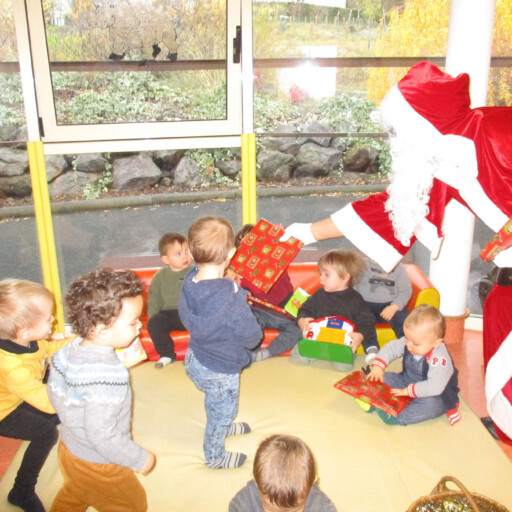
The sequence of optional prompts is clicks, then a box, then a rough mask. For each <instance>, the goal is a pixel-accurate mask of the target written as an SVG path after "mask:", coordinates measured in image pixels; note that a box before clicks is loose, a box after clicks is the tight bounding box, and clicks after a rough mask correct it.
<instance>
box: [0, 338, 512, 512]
mask: <svg viewBox="0 0 512 512" xmlns="http://www.w3.org/2000/svg"><path fill="white" fill-rule="evenodd" d="M449 348H450V351H451V352H452V355H453V357H454V359H455V361H456V365H457V367H458V368H459V370H460V375H461V382H460V386H461V395H462V396H463V397H464V399H463V400H462V401H461V415H462V419H461V421H460V422H459V423H457V424H456V425H454V426H450V424H449V423H448V420H447V419H446V418H445V417H444V416H443V417H441V418H437V419H435V420H431V421H428V422H425V423H423V424H419V425H410V426H407V427H399V426H390V425H386V424H385V423H383V422H382V421H381V420H380V418H379V417H378V416H377V415H376V414H375V413H365V412H363V411H362V410H361V409H360V408H359V407H358V406H357V404H356V403H355V401H354V399H352V398H351V397H350V396H349V395H346V394H345V393H342V392H341V391H338V390H337V389H335V388H334V386H333V385H334V383H335V382H337V381H338V380H339V379H341V378H342V377H343V376H345V375H346V374H344V373H340V372H337V371H336V370H335V369H334V368H333V367H332V365H331V364H330V363H327V362H322V361H318V362H315V363H314V364H313V365H311V366H300V365H298V364H295V363H293V362H292V361H291V360H290V358H288V357H277V358H273V359H270V360H266V361H262V362H259V363H256V364H254V365H253V366H251V367H250V368H248V369H246V370H245V371H244V372H243V373H242V376H241V391H240V406H239V414H238V417H237V419H238V420H240V421H247V422H248V423H249V424H250V425H251V427H252V432H251V433H249V434H247V435H243V436H233V437H229V438H228V439H227V442H226V448H227V449H228V450H231V451H242V452H244V453H246V454H247V455H248V460H247V462H246V463H245V465H244V466H243V467H242V468H239V469H236V470H211V469H208V468H206V466H205V465H204V462H203V454H202V440H203V432H204V426H205V412H204V406H203V396H204V395H203V394H202V393H201V392H199V391H198V390H197V389H196V388H195V387H194V384H193V383H192V382H191V381H190V380H189V379H188V378H187V377H186V375H185V371H184V367H183V362H177V363H175V364H172V365H169V366H167V367H165V368H163V369H162V370H156V369H155V368H154V365H153V363H143V364H141V365H139V366H137V367H135V368H133V369H132V370H131V375H132V388H133V390H134V418H133V437H134V440H135V441H136V442H138V443H139V444H141V445H142V446H144V447H146V448H148V449H150V450H152V451H153V452H155V453H156V455H157V464H156V466H155V468H154V470H153V471H152V472H151V473H150V474H149V475H147V476H139V478H140V480H141V482H142V483H143V485H144V487H145V489H146V492H147V496H148V504H149V511H154V512H161V511H164V510H165V511H180V512H181V511H188V510H191V511H194V510H198V511H199V510H201V511H203V510H208V511H209V512H217V511H219V512H221V511H223V512H224V511H227V509H228V505H229V501H230V499H231V498H232V497H233V496H234V494H235V493H236V492H237V491H238V490H239V489H240V488H241V487H243V486H244V485H245V483H246V482H247V481H248V480H250V479H251V469H252V463H253V460H254V453H255V451H256V448H257V446H258V444H259V443H260V441H262V440H263V439H264V438H265V437H267V436H268V435H271V434H274V433H287V434H291V435H295V436H298V437H301V438H302V439H303V440H304V441H306V443H308V445H309V446H310V447H311V449H312V451H313V452H314V454H315V457H316V459H317V463H318V473H319V478H320V487H321V488H322V489H323V490H324V492H325V493H326V494H327V495H328V496H329V497H330V498H331V499H332V501H333V502H334V503H335V505H336V507H337V509H338V511H339V512H374V511H375V510H379V512H401V511H403V512H405V511H406V510H407V508H408V507H409V505H410V504H411V502H413V501H414V500H415V499H417V498H419V497H421V496H424V495H426V494H429V493H430V491H431V490H432V488H433V487H434V486H435V485H436V484H437V482H438V481H439V480H440V478H441V477H442V476H444V475H452V476H455V477H456V478H458V479H459V480H460V481H461V482H462V483H463V484H465V485H466V487H467V488H468V489H469V490H470V491H473V492H477V493H479V494H483V495H485V496H488V497H491V498H493V499H494V500H496V501H498V502H499V503H501V504H503V505H505V506H506V507H508V508H509V509H511V510H512V493H511V492H510V485H508V484H505V482H508V483H510V482H511V481H512V464H511V459H510V458H509V457H510V455H509V456H507V453H506V452H505V451H504V449H503V448H505V449H508V448H509V447H508V446H505V445H502V444H501V443H498V442H496V441H495V440H494V439H493V438H492V436H491V435H490V434H489V433H488V431H487V430H486V429H485V427H484V426H483V424H482V423H481V421H480V419H479V417H480V416H483V415H485V414H486V411H485V401H482V400H483V367H482V363H481V356H480V354H481V333H479V332H476V331H466V332H465V339H464V341H463V343H460V344H450V345H449ZM362 365H363V356H360V355H359V356H357V359H356V364H355V369H359V368H360V367H361V366H362ZM392 369H394V370H395V371H396V370H398V369H399V363H397V362H395V363H393V366H392ZM472 409H473V410H472ZM9 446H11V447H12V448H13V449H15V448H16V445H14V446H13V445H12V443H7V442H6V440H5V439H2V440H0V448H1V453H2V458H4V459H7V460H8V461H9V459H10V458H11V457H12V456H9ZM4 447H5V449H4ZM502 447H503V448H502ZM21 448H22V449H20V450H18V451H17V453H15V455H14V458H13V459H12V463H11V464H10V465H9V466H8V467H7V469H6V471H5V474H4V475H3V477H2V480H1V482H0V496H1V497H0V509H1V510H5V511H13V512H14V511H16V510H19V509H17V508H16V507H11V506H10V505H9V504H8V503H7V500H6V496H7V493H8V491H9V489H10V487H11V485H12V482H13V479H14V476H15V473H16V470H17V468H18V466H19V463H20V460H21V456H22V453H23V448H24V445H23V444H22V446H21ZM508 453H510V451H509V452H508ZM61 482H62V480H61V476H60V472H59V468H58V464H57V450H56V449H54V450H53V451H52V452H51V454H50V456H49V459H48V461H47V463H46V464H45V466H44V468H43V470H42V472H41V476H40V479H39V483H38V487H37V492H38V494H39V496H40V498H41V499H42V501H43V503H44V504H45V506H46V507H47V509H49V507H50V505H51V502H52V499H53V497H54V495H55V493H56V492H57V490H58V489H59V486H60V484H61ZM91 510H92V509H91Z"/></svg>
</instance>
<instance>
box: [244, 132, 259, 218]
mask: <svg viewBox="0 0 512 512" xmlns="http://www.w3.org/2000/svg"><path fill="white" fill-rule="evenodd" d="M256 221H257V212H256V135H255V134H254V133H244V134H242V224H256Z"/></svg>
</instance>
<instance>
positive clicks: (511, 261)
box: [492, 247, 512, 268]
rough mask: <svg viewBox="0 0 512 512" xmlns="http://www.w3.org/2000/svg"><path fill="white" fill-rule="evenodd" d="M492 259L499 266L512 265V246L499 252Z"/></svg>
mask: <svg viewBox="0 0 512 512" xmlns="http://www.w3.org/2000/svg"><path fill="white" fill-rule="evenodd" d="M492 261H493V262H494V263H495V264H496V265H497V266H498V267H502V268H504V267H512V247H509V248H508V249H506V250H504V251H501V252H500V253H498V254H497V255H496V256H495V258H494V259H493V260H492Z"/></svg>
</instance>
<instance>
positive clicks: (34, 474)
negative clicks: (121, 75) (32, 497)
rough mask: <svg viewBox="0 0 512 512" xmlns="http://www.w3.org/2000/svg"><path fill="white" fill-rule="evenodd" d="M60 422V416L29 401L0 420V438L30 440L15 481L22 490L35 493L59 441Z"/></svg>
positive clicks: (15, 484)
mask: <svg viewBox="0 0 512 512" xmlns="http://www.w3.org/2000/svg"><path fill="white" fill-rule="evenodd" d="M59 423H60V421H59V417H58V416H57V415H56V414H47V413H45V412H42V411H40V410H39V409H36V408H35V407H32V406H31V405H29V404H28V403H26V402H23V403H22V404H21V405H19V406H18V407H17V408H16V409H14V411H12V412H11V413H10V414H9V415H8V416H6V417H5V418H4V419H3V420H2V421H0V435H2V436H4V437H10V438H13V439H22V440H23V441H30V443H29V445H28V447H27V449H26V450H25V455H24V456H23V460H22V461H21V465H20V468H19V470H18V474H17V475H16V479H15V481H14V487H16V488H18V489H20V491H23V492H27V493H33V492H34V489H35V487H36V483H37V478H38V476H39V472H40V471H41V468H42V467H43V464H44V463H45V461H46V458H47V457H48V454H49V453H50V450H51V449H52V447H53V445H54V444H55V443H56V442H57V438H58V433H57V425H58V424H59Z"/></svg>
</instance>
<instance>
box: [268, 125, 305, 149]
mask: <svg viewBox="0 0 512 512" xmlns="http://www.w3.org/2000/svg"><path fill="white" fill-rule="evenodd" d="M274 131H275V133H285V134H288V133H290V134H294V133H296V134H299V132H298V130H297V127H295V126H293V125H287V124H282V125H279V126H278V127H277V128H276V129H275V130H274ZM272 142H273V143H274V145H275V147H276V149H278V150H279V151H281V152H283V153H288V154H289V155H293V156H296V155H297V153H298V152H299V149H300V144H299V140H298V138H297V137H275V138H273V139H272Z"/></svg>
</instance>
